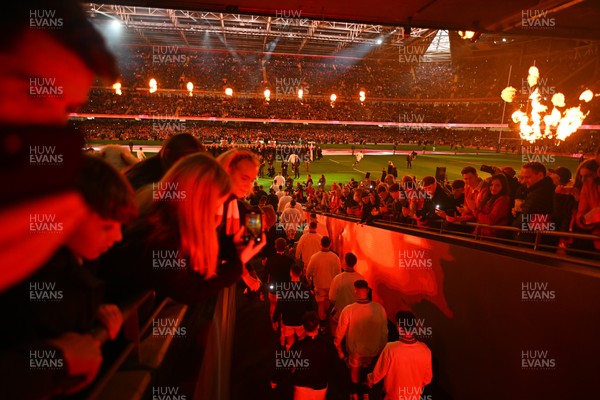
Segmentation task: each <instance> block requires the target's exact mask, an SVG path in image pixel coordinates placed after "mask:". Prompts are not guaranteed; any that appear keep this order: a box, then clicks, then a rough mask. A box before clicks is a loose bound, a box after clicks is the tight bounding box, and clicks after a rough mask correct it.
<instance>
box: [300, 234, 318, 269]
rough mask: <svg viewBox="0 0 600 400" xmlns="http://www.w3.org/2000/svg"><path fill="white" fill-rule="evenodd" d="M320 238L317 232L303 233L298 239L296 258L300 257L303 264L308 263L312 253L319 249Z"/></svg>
mask: <svg viewBox="0 0 600 400" xmlns="http://www.w3.org/2000/svg"><path fill="white" fill-rule="evenodd" d="M321 238H322V236H321V235H319V234H318V233H310V232H309V233H305V234H304V235H302V236H301V237H300V240H298V245H297V246H296V258H301V259H302V262H303V263H304V265H308V263H309V262H310V258H311V257H312V256H313V254H316V253H318V252H319V251H321Z"/></svg>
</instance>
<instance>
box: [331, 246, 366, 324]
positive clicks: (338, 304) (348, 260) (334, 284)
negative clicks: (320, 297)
mask: <svg viewBox="0 0 600 400" xmlns="http://www.w3.org/2000/svg"><path fill="white" fill-rule="evenodd" d="M357 262H358V260H357V258H356V256H355V255H354V254H353V253H346V255H345V256H344V270H343V271H342V273H340V274H338V275H336V276H335V277H334V278H333V281H331V287H330V288H329V301H330V302H331V304H332V306H333V308H332V311H331V321H330V322H331V332H335V331H336V329H337V324H338V321H339V319H340V314H341V313H342V310H343V309H344V308H345V307H346V306H347V305H349V304H352V303H354V302H355V301H356V293H355V291H354V282H356V281H358V280H361V279H362V280H364V279H365V278H364V277H363V276H362V275H361V274H359V273H358V272H356V271H355V270H354V267H355V266H356V263H357Z"/></svg>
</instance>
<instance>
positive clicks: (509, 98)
mask: <svg viewBox="0 0 600 400" xmlns="http://www.w3.org/2000/svg"><path fill="white" fill-rule="evenodd" d="M516 93H517V89H515V88H514V87H512V86H509V87H506V88H504V90H502V94H501V95H500V97H502V100H504V101H505V102H507V103H512V102H513V100H514V98H515V94H516Z"/></svg>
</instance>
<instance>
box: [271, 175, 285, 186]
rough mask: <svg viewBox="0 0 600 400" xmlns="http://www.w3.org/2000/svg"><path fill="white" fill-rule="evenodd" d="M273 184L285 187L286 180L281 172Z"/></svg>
mask: <svg viewBox="0 0 600 400" xmlns="http://www.w3.org/2000/svg"><path fill="white" fill-rule="evenodd" d="M273 182H275V185H277V187H279V186H283V185H285V178H284V177H283V175H281V172H279V173H278V174H277V176H276V177H275V178H274V179H273Z"/></svg>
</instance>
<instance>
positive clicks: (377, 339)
mask: <svg viewBox="0 0 600 400" xmlns="http://www.w3.org/2000/svg"><path fill="white" fill-rule="evenodd" d="M387 335H388V329H387V315H386V313H385V309H384V308H383V306H382V305H381V304H379V303H376V302H374V301H370V302H368V303H365V304H361V303H352V304H350V305H348V306H346V307H345V308H344V309H343V310H342V313H341V314H340V320H339V322H338V327H337V331H336V333H335V345H336V347H338V348H339V346H340V344H341V343H342V339H344V337H346V348H347V350H348V353H350V354H351V355H358V356H362V357H375V356H377V355H378V354H379V352H381V350H382V349H383V347H384V346H385V345H386V343H387Z"/></svg>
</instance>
